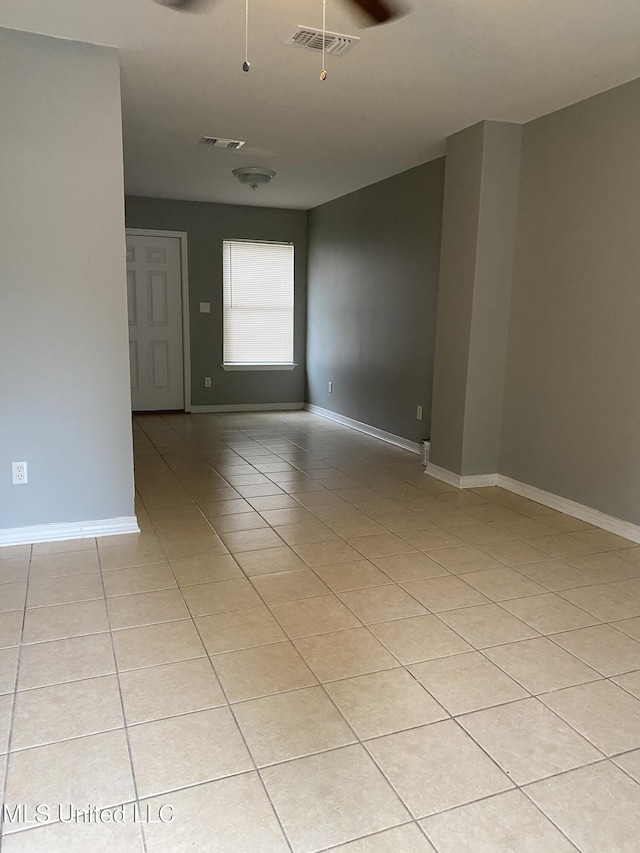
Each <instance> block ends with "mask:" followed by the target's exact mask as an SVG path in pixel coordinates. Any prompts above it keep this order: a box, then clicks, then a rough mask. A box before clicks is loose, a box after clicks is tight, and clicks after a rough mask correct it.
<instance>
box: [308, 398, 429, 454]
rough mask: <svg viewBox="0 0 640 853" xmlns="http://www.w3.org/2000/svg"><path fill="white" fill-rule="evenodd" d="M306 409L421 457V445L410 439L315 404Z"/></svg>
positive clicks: (310, 404)
mask: <svg viewBox="0 0 640 853" xmlns="http://www.w3.org/2000/svg"><path fill="white" fill-rule="evenodd" d="M304 408H305V409H306V410H307V411H308V412H311V413H312V414H314V415H319V416H320V417H321V418H326V419H327V420H328V421H335V422H336V423H338V424H342V426H346V427H349V428H350V429H355V430H357V431H358V432H363V433H365V435H371V436H373V438H379V439H380V441H386V442H387V444H395V446H396V447H401V448H402V449H403V450H408V451H409V452H410V453H417V454H418V455H420V443H419V442H417V441H409V439H408V438H402V436H399V435H394V434H393V433H392V432H385V431H384V430H383V429H378V427H374V426H370V425H369V424H363V423H362V422H361V421H355V420H354V419H353V418H348V417H346V415H339V414H338V413H337V412H332V411H330V410H329V409H323V408H321V407H320V406H315V405H314V404H313V403H305V406H304Z"/></svg>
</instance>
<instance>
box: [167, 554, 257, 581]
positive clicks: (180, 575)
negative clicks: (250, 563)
mask: <svg viewBox="0 0 640 853" xmlns="http://www.w3.org/2000/svg"><path fill="white" fill-rule="evenodd" d="M171 571H172V572H173V574H174V575H175V579H176V581H177V582H178V586H191V585H192V584H198V583H212V582H213V581H227V580H232V579H233V578H241V577H243V574H242V570H241V569H240V567H239V566H238V564H237V563H236V561H235V560H234V559H233V557H232V556H231V555H230V554H219V555H211V556H209V557H193V558H192V559H191V560H178V561H177V562H175V563H171Z"/></svg>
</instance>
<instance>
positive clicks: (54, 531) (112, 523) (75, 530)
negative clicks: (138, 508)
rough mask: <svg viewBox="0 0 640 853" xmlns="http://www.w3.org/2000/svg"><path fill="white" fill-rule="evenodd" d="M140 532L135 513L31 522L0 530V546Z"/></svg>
mask: <svg viewBox="0 0 640 853" xmlns="http://www.w3.org/2000/svg"><path fill="white" fill-rule="evenodd" d="M119 533H140V528H139V527H138V519H137V518H136V517H135V515H131V516H122V517H121V518H103V519H99V520H97V521H70V522H66V523H64V522H63V523H61V524H33V525H31V526H27V527H6V528H5V529H4V530H0V547H4V546H5V545H28V544H31V543H33V542H59V541H60V540H61V539H89V538H91V537H93V536H115V535H117V534H119Z"/></svg>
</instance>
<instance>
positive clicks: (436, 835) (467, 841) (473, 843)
mask: <svg viewBox="0 0 640 853" xmlns="http://www.w3.org/2000/svg"><path fill="white" fill-rule="evenodd" d="M421 824H422V826H423V827H424V829H425V831H426V833H427V835H428V836H429V838H431V839H432V840H433V842H434V843H435V844H436V845H437V847H438V850H439V851H440V853H506V851H508V853H540V851H542V850H544V851H545V853H572V851H575V847H574V846H573V844H571V843H570V842H569V841H567V839H566V838H565V837H564V835H562V833H561V832H559V830H558V829H556V827H555V826H554V825H553V824H552V823H551V821H549V820H548V819H547V818H546V817H545V816H544V815H543V814H541V812H540V811H538V809H537V808H536V807H535V806H534V805H533V804H532V803H531V801H530V800H528V799H527V797H526V796H525V795H524V794H523V793H522V792H521V791H507V792H506V793H504V794H498V796H496V797H490V798H489V799H487V800H480V801H479V802H477V803H470V804H469V805H468V806H461V807H460V808H457V809H453V810H452V811H449V812H445V813H444V814H439V815H433V816H432V817H428V818H426V819H425V820H423V821H421Z"/></svg>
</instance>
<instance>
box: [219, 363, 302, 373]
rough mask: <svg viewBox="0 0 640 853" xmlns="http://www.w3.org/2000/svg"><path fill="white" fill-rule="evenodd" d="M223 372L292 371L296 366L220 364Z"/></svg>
mask: <svg viewBox="0 0 640 853" xmlns="http://www.w3.org/2000/svg"><path fill="white" fill-rule="evenodd" d="M220 366H221V367H222V369H223V370H227V371H228V370H293V369H294V367H297V366H298V365H297V364H293V363H291V364H221V365H220Z"/></svg>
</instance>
